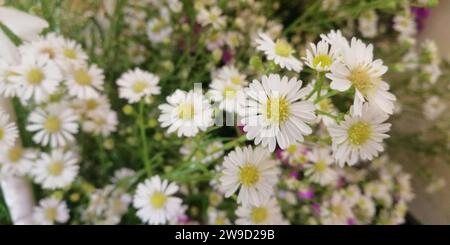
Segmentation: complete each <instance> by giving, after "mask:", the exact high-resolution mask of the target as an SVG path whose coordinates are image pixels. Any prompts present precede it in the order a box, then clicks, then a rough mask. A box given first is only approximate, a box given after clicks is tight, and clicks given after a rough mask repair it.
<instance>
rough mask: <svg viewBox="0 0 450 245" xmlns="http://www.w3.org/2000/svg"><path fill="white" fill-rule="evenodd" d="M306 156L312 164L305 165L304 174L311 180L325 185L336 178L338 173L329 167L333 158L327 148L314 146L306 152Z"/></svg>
mask: <svg viewBox="0 0 450 245" xmlns="http://www.w3.org/2000/svg"><path fill="white" fill-rule="evenodd" d="M308 158H309V160H310V161H311V162H312V164H307V165H306V166H305V175H306V176H308V177H309V179H310V180H311V182H314V183H318V184H320V185H322V186H325V185H328V184H331V183H333V182H335V181H336V180H337V179H338V173H337V172H336V171H335V170H334V169H333V168H331V165H332V164H333V163H334V160H333V157H332V155H331V152H330V150H329V149H327V148H316V149H314V150H313V151H312V152H310V153H309V154H308Z"/></svg>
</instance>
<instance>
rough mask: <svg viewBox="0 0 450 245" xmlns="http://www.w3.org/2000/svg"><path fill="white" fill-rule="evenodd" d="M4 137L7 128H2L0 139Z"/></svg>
mask: <svg viewBox="0 0 450 245" xmlns="http://www.w3.org/2000/svg"><path fill="white" fill-rule="evenodd" d="M3 137H5V130H4V129H3V128H0V140H3Z"/></svg>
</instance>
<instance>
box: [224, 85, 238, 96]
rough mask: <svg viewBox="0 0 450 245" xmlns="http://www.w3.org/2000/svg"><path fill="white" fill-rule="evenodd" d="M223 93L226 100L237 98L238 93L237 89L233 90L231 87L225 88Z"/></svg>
mask: <svg viewBox="0 0 450 245" xmlns="http://www.w3.org/2000/svg"><path fill="white" fill-rule="evenodd" d="M223 93H224V95H225V98H227V99H233V98H236V94H237V91H236V89H235V88H233V87H231V86H227V87H225V89H224V91H223Z"/></svg>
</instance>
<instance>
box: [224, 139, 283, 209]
mask: <svg viewBox="0 0 450 245" xmlns="http://www.w3.org/2000/svg"><path fill="white" fill-rule="evenodd" d="M279 172H280V170H279V168H278V162H277V161H275V160H273V159H271V155H270V152H268V151H267V150H266V149H264V148H262V147H256V148H255V149H253V148H252V147H251V146H248V147H245V148H240V147H237V148H236V149H235V150H234V151H232V152H230V153H229V154H228V155H227V156H226V157H225V158H224V162H223V170H222V175H221V177H220V188H221V191H222V192H224V193H225V197H230V196H231V195H233V193H235V192H236V191H237V190H238V189H240V190H239V194H238V198H237V202H238V203H241V204H243V205H250V204H254V205H260V204H261V203H262V202H263V201H264V200H265V199H267V198H268V197H270V196H271V195H272V194H273V192H274V190H273V188H274V186H275V185H276V183H277V182H278V174H279Z"/></svg>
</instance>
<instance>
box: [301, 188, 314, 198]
mask: <svg viewBox="0 0 450 245" xmlns="http://www.w3.org/2000/svg"><path fill="white" fill-rule="evenodd" d="M298 197H299V198H300V199H303V200H310V199H313V198H314V192H313V191H312V190H305V191H299V192H298Z"/></svg>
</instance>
